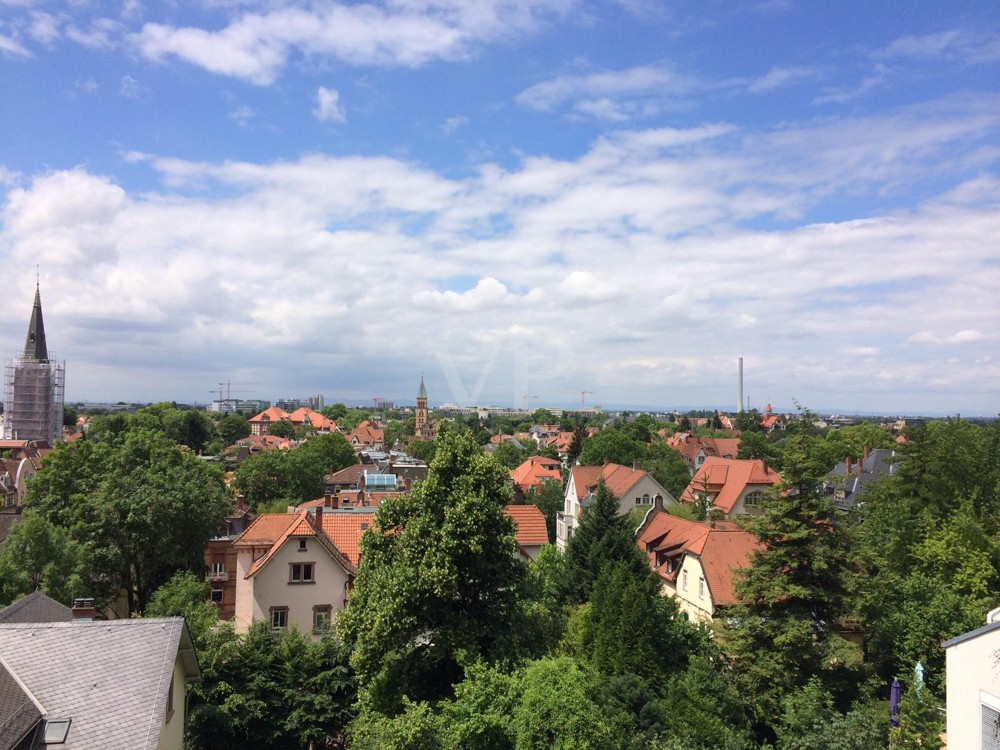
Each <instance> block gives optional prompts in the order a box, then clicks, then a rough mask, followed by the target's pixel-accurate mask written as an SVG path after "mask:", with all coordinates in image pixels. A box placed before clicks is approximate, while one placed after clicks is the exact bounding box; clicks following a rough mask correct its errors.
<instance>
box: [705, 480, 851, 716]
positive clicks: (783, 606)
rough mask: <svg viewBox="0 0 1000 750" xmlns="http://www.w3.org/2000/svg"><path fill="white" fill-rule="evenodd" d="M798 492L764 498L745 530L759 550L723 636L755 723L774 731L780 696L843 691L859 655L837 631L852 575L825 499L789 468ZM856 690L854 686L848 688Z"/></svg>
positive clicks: (740, 581) (741, 576) (742, 578)
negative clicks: (813, 689)
mask: <svg viewBox="0 0 1000 750" xmlns="http://www.w3.org/2000/svg"><path fill="white" fill-rule="evenodd" d="M789 476H790V477H793V478H794V479H795V480H796V481H797V487H791V486H788V485H785V487H784V489H783V491H781V492H780V493H777V494H774V495H771V496H769V497H768V498H765V500H764V502H763V504H762V506H761V507H762V511H763V512H762V515H760V516H748V517H747V518H746V519H745V521H744V525H745V526H746V528H747V529H748V530H749V531H751V532H752V533H753V534H754V535H755V536H756V537H757V539H758V540H759V541H760V543H761V544H762V545H763V549H762V550H759V551H757V552H756V553H754V555H753V558H752V564H751V566H750V567H748V568H744V569H742V570H739V571H737V574H736V579H735V592H736V595H737V598H738V600H739V602H740V604H739V605H738V606H737V607H735V608H734V609H733V611H732V612H731V613H730V617H729V619H728V620H727V623H728V625H727V629H726V631H725V633H724V635H725V641H724V647H723V648H724V650H725V651H727V652H728V653H729V654H730V655H731V656H732V657H733V661H734V664H735V666H736V673H737V676H738V677H739V678H740V679H741V680H742V681H743V682H742V684H743V685H744V689H746V690H749V691H752V693H753V694H754V695H757V696H759V700H758V706H757V707H758V709H759V711H760V715H759V716H758V718H759V720H760V721H761V722H762V723H763V724H764V725H766V726H773V725H774V724H775V723H776V722H777V718H778V716H779V713H780V703H781V697H782V696H783V695H784V694H786V693H789V692H791V691H793V690H796V689H801V688H802V687H803V686H804V685H805V684H806V683H807V682H808V681H809V679H810V678H813V677H818V678H820V680H821V682H822V685H823V686H824V687H825V688H826V689H828V690H832V689H834V688H844V687H845V681H846V680H847V679H848V677H847V674H846V673H850V671H851V670H852V669H854V668H856V667H857V666H858V663H859V656H860V654H856V653H854V652H853V651H852V649H851V647H850V645H849V644H848V643H847V642H846V641H845V640H844V639H843V638H842V637H841V636H839V635H838V634H837V633H836V625H837V623H839V622H840V621H841V618H842V617H843V615H844V613H845V610H846V604H847V599H846V590H845V578H846V574H847V572H848V570H849V567H848V558H847V556H846V553H845V548H844V544H843V542H844V540H843V537H842V535H841V533H840V532H839V530H838V528H837V526H836V525H835V523H834V522H833V514H834V510H833V506H832V504H831V503H830V501H829V500H828V499H827V498H825V497H823V496H822V495H820V494H818V493H817V492H815V491H810V490H808V489H806V488H808V487H809V486H810V485H811V480H810V478H809V477H808V476H807V475H806V474H804V473H803V472H802V471H800V470H796V469H795V468H793V469H792V470H791V471H789ZM851 684H852V685H856V681H855V682H852V683H851Z"/></svg>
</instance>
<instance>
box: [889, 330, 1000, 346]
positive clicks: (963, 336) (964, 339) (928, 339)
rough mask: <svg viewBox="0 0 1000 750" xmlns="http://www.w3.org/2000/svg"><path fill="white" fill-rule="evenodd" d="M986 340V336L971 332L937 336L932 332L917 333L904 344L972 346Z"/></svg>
mask: <svg viewBox="0 0 1000 750" xmlns="http://www.w3.org/2000/svg"><path fill="white" fill-rule="evenodd" d="M986 338H987V336H986V334H984V333H982V332H980V331H972V330H965V331H957V332H955V333H952V334H948V335H941V334H937V333H934V332H933V331H918V332H917V333H914V334H913V335H912V336H910V337H909V338H908V339H907V340H906V342H907V343H908V344H931V345H934V346H939V345H942V344H944V345H953V344H974V343H977V342H979V341H985V340H986Z"/></svg>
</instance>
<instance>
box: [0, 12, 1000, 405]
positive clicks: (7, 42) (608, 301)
mask: <svg viewBox="0 0 1000 750" xmlns="http://www.w3.org/2000/svg"><path fill="white" fill-rule="evenodd" d="M998 71H1000V14H998V13H997V10H996V4H995V3H994V2H988V1H985V0H984V1H983V2H961V1H960V0H954V1H952V2H948V3H940V2H931V1H930V0H921V1H918V2H907V3H901V2H892V3H880V2H871V0H864V1H862V2H855V1H854V0H840V1H839V2H835V3H834V2H827V3H815V2H806V0H802V1H801V2H800V1H799V0H759V1H750V0H747V1H745V2H742V1H740V0H725V1H722V0H707V1H706V0H697V1H696V0H690V1H688V0H676V1H674V0H669V1H668V0H617V2H616V1H614V0H604V1H600V0H370V1H369V2H347V1H342V2H334V1H330V2H324V1H317V2H312V3H307V2H282V1H281V0H197V1H196V0H173V1H171V2H139V1H138V0H125V1H124V2H104V1H102V0H72V1H71V2H47V1H46V0H0V278H2V279H3V282H4V283H3V287H2V293H0V353H2V354H3V355H4V356H8V357H9V356H12V355H14V354H17V353H19V351H20V349H21V347H22V346H23V342H24V335H25V331H26V327H27V322H28V315H29V313H30V308H31V301H32V296H33V294H34V283H35V274H36V266H37V268H38V273H39V275H40V279H41V292H42V301H43V305H44V310H45V316H46V328H47V332H48V339H49V346H50V349H51V350H54V351H55V353H56V354H57V356H58V357H59V358H60V359H64V360H66V363H67V387H66V393H67V399H68V400H83V399H88V400H102V399H113V400H119V399H122V400H140V399H141V400H160V399H175V400H178V401H200V402H202V403H204V402H206V401H210V400H211V399H212V398H213V396H212V394H211V393H210V391H211V390H213V389H217V388H218V383H219V382H223V381H230V382H231V383H232V384H233V385H231V391H232V394H233V395H234V396H235V395H240V396H246V397H253V398H263V399H274V398H278V397H282V396H305V395H308V394H312V393H323V394H325V396H326V398H327V401H328V402H329V401H335V400H344V399H348V400H351V399H357V400H362V399H369V398H371V397H372V396H381V397H384V398H388V399H394V400H396V401H398V402H410V403H412V401H413V399H414V397H415V395H416V390H417V385H418V383H419V379H420V374H421V372H424V373H425V377H426V381H427V387H428V391H429V393H430V400H431V403H432V405H434V404H440V403H444V402H458V403H496V404H502V405H513V404H518V405H521V404H524V403H527V404H528V406H529V408H535V407H537V406H540V405H541V406H548V405H572V404H578V403H580V400H581V391H589V392H590V393H586V394H584V397H585V398H586V402H587V403H588V404H602V405H605V406H612V405H615V406H626V405H631V406H634V407H635V406H662V407H665V408H670V407H678V406H701V405H706V406H719V407H723V408H728V409H734V408H735V407H736V401H737V378H736V371H737V359H738V357H740V356H742V357H743V358H744V361H745V372H746V375H745V384H746V385H745V395H746V397H747V398H748V399H749V401H750V403H751V404H752V405H754V406H758V407H761V408H762V407H763V406H764V405H765V404H766V403H768V402H770V403H773V404H774V405H775V406H776V407H779V408H786V407H787V408H791V407H792V405H793V403H794V402H796V401H797V402H799V403H801V404H803V405H806V406H808V407H810V408H814V409H817V410H820V409H822V410H840V411H847V410H852V409H857V410H868V411H876V412H882V413H910V414H913V413H955V412H960V413H962V414H964V415H973V414H980V413H981V414H996V413H997V411H998V410H1000V406H998V404H1000V346H998V345H1000V304H998V299H1000V210H998V207H1000V206H998V204H1000V169H998V159H1000V74H998ZM536 397H537V398H536Z"/></svg>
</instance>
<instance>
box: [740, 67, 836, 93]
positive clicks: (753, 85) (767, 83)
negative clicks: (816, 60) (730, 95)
mask: <svg viewBox="0 0 1000 750" xmlns="http://www.w3.org/2000/svg"><path fill="white" fill-rule="evenodd" d="M820 75H821V72H820V71H819V70H818V69H816V68H811V67H787V68H782V67H776V68H771V69H770V70H769V71H768V72H767V73H766V74H764V75H763V76H761V77H760V78H757V79H755V80H753V81H751V82H750V85H749V86H747V91H749V92H750V93H751V94H763V93H766V92H769V91H774V90H775V89H779V88H783V87H785V86H788V85H790V84H793V83H797V82H798V81H804V80H809V79H811V78H817V77H819V76H820Z"/></svg>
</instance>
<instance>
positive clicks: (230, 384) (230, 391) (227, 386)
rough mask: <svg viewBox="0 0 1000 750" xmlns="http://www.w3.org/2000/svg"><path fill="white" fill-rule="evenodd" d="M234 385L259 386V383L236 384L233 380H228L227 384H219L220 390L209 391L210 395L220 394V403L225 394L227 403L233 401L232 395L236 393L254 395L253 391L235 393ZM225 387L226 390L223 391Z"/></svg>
mask: <svg viewBox="0 0 1000 750" xmlns="http://www.w3.org/2000/svg"><path fill="white" fill-rule="evenodd" d="M234 385H259V383H234V382H232V381H231V380H226V381H225V382H222V383H219V390H217V391H209V393H218V394H219V400H220V401H222V400H223V398H222V394H223V393H225V394H226V398H225V399H224V400H225V401H231V400H232V395H233V394H234V393H253V391H246V390H238V391H234V390H233V386H234ZM223 386H225V389H223Z"/></svg>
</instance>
